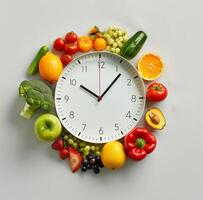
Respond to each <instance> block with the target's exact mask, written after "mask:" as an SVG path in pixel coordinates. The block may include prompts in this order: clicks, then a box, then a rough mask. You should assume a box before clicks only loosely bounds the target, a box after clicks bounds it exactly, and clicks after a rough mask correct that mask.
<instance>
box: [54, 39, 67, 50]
mask: <svg viewBox="0 0 203 200" xmlns="http://www.w3.org/2000/svg"><path fill="white" fill-rule="evenodd" d="M53 46H54V49H56V50H57V51H63V50H64V47H65V41H64V40H63V39H62V38H57V39H56V40H55V41H54V45H53Z"/></svg>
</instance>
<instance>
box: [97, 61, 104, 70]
mask: <svg viewBox="0 0 203 200" xmlns="http://www.w3.org/2000/svg"><path fill="white" fill-rule="evenodd" d="M98 63H99V64H100V68H101V69H104V68H105V67H104V65H105V62H104V61H100V62H98Z"/></svg>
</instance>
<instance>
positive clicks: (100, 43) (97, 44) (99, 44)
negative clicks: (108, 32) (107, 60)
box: [93, 38, 107, 51]
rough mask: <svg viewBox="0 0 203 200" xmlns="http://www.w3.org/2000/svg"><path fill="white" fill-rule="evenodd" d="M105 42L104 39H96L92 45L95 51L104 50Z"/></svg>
mask: <svg viewBox="0 0 203 200" xmlns="http://www.w3.org/2000/svg"><path fill="white" fill-rule="evenodd" d="M106 45H107V44H106V40H105V39H104V38H96V39H95V40H94V43H93V47H94V49H95V50H96V51H101V50H104V49H106Z"/></svg>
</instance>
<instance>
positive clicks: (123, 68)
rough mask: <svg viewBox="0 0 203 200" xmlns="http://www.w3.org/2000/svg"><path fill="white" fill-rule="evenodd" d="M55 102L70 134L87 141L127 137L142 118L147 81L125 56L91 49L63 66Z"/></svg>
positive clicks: (97, 141)
mask: <svg viewBox="0 0 203 200" xmlns="http://www.w3.org/2000/svg"><path fill="white" fill-rule="evenodd" d="M55 103H56V110H57V114H58V116H59V119H60V121H61V123H62V124H63V126H64V127H65V129H67V130H68V131H69V132H70V133H71V134H73V135H74V136H76V137H77V138H79V139H82V140H85V141H87V142H92V143H106V142H109V141H113V140H118V139H120V138H122V137H124V136H125V135H126V134H127V133H128V132H129V131H130V130H132V129H133V128H134V127H135V126H136V124H137V123H138V121H139V120H140V118H141V116H142V114H143V111H144V107H145V91H144V84H143V81H142V79H141V78H140V76H139V75H138V72H137V70H136V69H135V68H134V66H133V65H132V64H131V63H130V62H129V61H127V60H126V59H124V58H123V57H121V56H119V55H116V54H112V53H108V52H92V53H88V54H84V55H82V56H80V57H78V58H76V59H75V60H74V61H73V62H71V63H70V64H69V65H68V67H66V68H65V69H64V71H63V73H62V74H61V76H60V79H59V80H58V82H57V86H56V91H55Z"/></svg>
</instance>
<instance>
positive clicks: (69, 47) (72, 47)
mask: <svg viewBox="0 0 203 200" xmlns="http://www.w3.org/2000/svg"><path fill="white" fill-rule="evenodd" d="M64 51H65V53H66V54H75V53H76V52H77V51H78V46H77V44H65V49H64Z"/></svg>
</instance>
